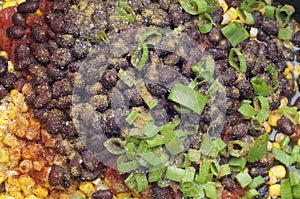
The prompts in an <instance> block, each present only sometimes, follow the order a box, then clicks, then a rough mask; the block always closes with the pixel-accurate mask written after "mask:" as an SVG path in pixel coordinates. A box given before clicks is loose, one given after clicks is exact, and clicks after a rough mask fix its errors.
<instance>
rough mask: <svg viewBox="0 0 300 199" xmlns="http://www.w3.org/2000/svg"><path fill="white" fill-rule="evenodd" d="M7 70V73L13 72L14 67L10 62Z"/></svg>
mask: <svg viewBox="0 0 300 199" xmlns="http://www.w3.org/2000/svg"><path fill="white" fill-rule="evenodd" d="M7 70H8V72H9V73H13V72H15V66H14V64H13V63H12V62H11V61H8V67H7Z"/></svg>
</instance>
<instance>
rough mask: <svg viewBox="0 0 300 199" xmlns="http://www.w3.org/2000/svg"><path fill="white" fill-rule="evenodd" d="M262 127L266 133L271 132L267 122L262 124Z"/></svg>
mask: <svg viewBox="0 0 300 199" xmlns="http://www.w3.org/2000/svg"><path fill="white" fill-rule="evenodd" d="M263 127H264V128H265V130H266V133H270V132H271V130H272V129H271V126H270V124H269V123H268V122H264V123H263Z"/></svg>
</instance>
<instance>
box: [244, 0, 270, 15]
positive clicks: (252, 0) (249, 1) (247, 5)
mask: <svg viewBox="0 0 300 199" xmlns="http://www.w3.org/2000/svg"><path fill="white" fill-rule="evenodd" d="M264 6H265V3H264V2H262V1H257V0H246V1H243V2H242V4H241V6H240V9H242V10H245V11H247V12H249V13H252V12H254V11H255V10H260V9H262V8H263V7H264Z"/></svg>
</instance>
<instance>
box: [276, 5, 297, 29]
mask: <svg viewBox="0 0 300 199" xmlns="http://www.w3.org/2000/svg"><path fill="white" fill-rule="evenodd" d="M294 12H295V8H294V7H293V6H291V5H284V6H282V7H281V8H278V9H276V20H277V23H278V24H279V26H280V27H282V28H283V27H285V26H286V25H287V24H288V23H289V22H290V19H291V17H292V15H293V13H294Z"/></svg>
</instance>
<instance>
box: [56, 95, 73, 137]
mask: <svg viewBox="0 0 300 199" xmlns="http://www.w3.org/2000/svg"><path fill="white" fill-rule="evenodd" d="M66 97H68V98H67V99H66V100H67V102H63V103H64V104H66V103H68V107H67V108H69V107H71V106H72V96H71V95H68V96H65V97H61V98H63V99H65V98H66ZM61 98H59V100H60V99H61ZM58 103H61V102H60V101H58ZM58 108H59V107H58ZM63 108H66V105H65V107H63ZM60 134H61V135H62V137H63V138H65V139H73V138H75V137H76V136H78V135H77V129H76V126H75V124H74V123H73V122H72V121H66V122H65V123H63V124H62V126H61V129H60Z"/></svg>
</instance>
